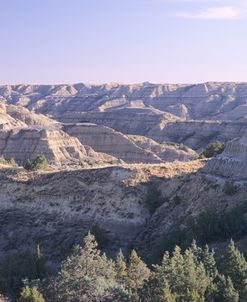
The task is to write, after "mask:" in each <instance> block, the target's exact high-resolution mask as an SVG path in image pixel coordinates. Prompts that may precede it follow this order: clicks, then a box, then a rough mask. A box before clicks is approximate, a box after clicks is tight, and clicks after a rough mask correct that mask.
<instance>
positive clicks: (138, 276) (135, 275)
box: [126, 250, 150, 301]
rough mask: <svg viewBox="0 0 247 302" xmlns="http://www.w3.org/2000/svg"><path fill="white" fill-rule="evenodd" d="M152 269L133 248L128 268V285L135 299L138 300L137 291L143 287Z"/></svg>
mask: <svg viewBox="0 0 247 302" xmlns="http://www.w3.org/2000/svg"><path fill="white" fill-rule="evenodd" d="M149 275H150V270H149V269H148V267H147V265H146V264H145V263H144V262H143V261H142V260H141V258H140V257H139V256H138V255H137V253H136V251H135V250H132V252H131V254H130V259H129V265H128V268H127V278H126V287H127V290H128V292H129V293H130V295H131V298H132V300H133V301H137V300H138V295H137V291H138V290H139V289H140V288H142V286H143V284H144V282H145V281H146V280H147V279H148V278H149Z"/></svg>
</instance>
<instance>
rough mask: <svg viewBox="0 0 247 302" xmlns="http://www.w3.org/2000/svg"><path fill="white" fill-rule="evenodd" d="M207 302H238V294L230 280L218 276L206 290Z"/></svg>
mask: <svg viewBox="0 0 247 302" xmlns="http://www.w3.org/2000/svg"><path fill="white" fill-rule="evenodd" d="M206 298H207V299H206V300H207V301H212V302H238V301H239V294H238V292H237V291H236V290H235V288H234V286H233V284H232V280H231V278H229V277H227V278H225V276H222V275H219V276H218V277H217V279H216V281H215V283H212V284H211V286H210V287H209V288H208V292H207V295H206Z"/></svg>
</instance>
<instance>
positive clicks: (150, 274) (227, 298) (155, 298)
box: [0, 232, 247, 302]
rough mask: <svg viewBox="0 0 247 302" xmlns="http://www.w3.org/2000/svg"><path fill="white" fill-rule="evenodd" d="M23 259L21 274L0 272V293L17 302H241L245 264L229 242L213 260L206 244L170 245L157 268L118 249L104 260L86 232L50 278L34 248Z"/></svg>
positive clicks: (246, 288) (246, 293)
mask: <svg viewBox="0 0 247 302" xmlns="http://www.w3.org/2000/svg"><path fill="white" fill-rule="evenodd" d="M29 257H31V256H30V255H29ZM26 259H28V258H26ZM29 261H30V263H31V265H29V270H30V271H28V272H27V273H25V274H26V275H23V272H22V275H21V274H20V275H18V277H16V276H14V277H13V276H12V277H11V274H15V273H17V271H16V270H13V271H12V272H11V273H10V272H9V275H8V274H7V276H6V267H5V274H4V270H3V271H2V274H1V280H0V285H1V287H2V290H4V289H5V290H6V289H7V288H8V286H9V287H10V288H9V289H11V287H13V288H15V289H16V290H17V291H20V293H17V294H16V297H15V300H16V301H19V302H45V301H46V302H245V301H247V262H246V259H245V257H244V255H243V254H242V253H241V252H240V251H239V250H238V249H237V248H236V246H235V244H234V242H233V241H232V240H231V241H230V242H229V244H228V247H227V249H226V251H225V253H224V255H223V256H222V257H221V258H220V259H217V261H216V259H215V255H214V252H213V251H211V250H210V249H209V248H208V246H205V247H204V248H202V247H200V246H198V245H197V244H196V242H195V241H193V242H192V244H191V245H190V246H189V247H188V248H187V249H186V250H184V251H182V250H181V248H180V247H179V246H176V247H175V248H174V250H173V252H172V253H169V252H165V253H164V255H163V258H162V262H161V263H160V264H158V265H157V264H156V265H152V266H151V267H148V266H147V265H146V263H145V262H144V261H143V260H142V259H141V258H140V257H139V256H138V254H137V252H136V251H135V250H132V251H131V253H130V255H129V257H128V258H127V259H126V257H125V256H124V255H123V253H122V251H121V250H120V251H119V253H118V255H117V257H116V259H114V260H112V259H109V258H108V257H107V256H106V255H105V254H104V253H101V252H100V250H99V248H98V244H97V242H96V240H95V237H94V235H92V234H91V233H90V232H89V233H88V235H87V236H86V237H85V238H84V244H83V246H80V245H76V246H75V247H74V249H73V251H72V253H71V255H70V256H69V257H68V258H67V259H66V260H65V261H64V262H63V263H62V265H61V269H60V271H59V272H58V274H57V275H55V276H50V275H49V274H47V272H46V265H45V262H44V259H43V257H42V255H41V253H40V250H39V249H37V253H36V254H35V256H34V257H31V258H29ZM8 265H9V267H11V265H10V264H7V267H8ZM6 277H8V278H9V279H8V278H7V279H6ZM15 277H16V278H15ZM21 277H22V278H24V277H26V278H24V279H25V280H23V279H22V280H20V278H21ZM17 281H18V282H19V283H18V282H17ZM20 281H21V283H20ZM4 282H5V283H4ZM8 282H9V284H8ZM4 285H5V288H4ZM3 301H4V300H3Z"/></svg>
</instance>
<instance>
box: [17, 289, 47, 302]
mask: <svg viewBox="0 0 247 302" xmlns="http://www.w3.org/2000/svg"><path fill="white" fill-rule="evenodd" d="M19 302H45V300H44V298H43V295H42V294H41V293H40V292H39V291H38V289H37V288H36V287H29V286H25V287H24V288H23V290H22V292H21V297H20V299H19Z"/></svg>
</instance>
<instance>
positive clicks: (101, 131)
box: [63, 123, 162, 163]
mask: <svg viewBox="0 0 247 302" xmlns="http://www.w3.org/2000/svg"><path fill="white" fill-rule="evenodd" d="M63 129H64V131H65V132H66V133H68V134H69V135H70V136H75V137H77V138H78V139H79V141H80V142H81V143H82V144H83V145H89V146H91V147H92V148H93V149H94V150H95V151H98V152H103V153H107V154H110V155H112V156H114V157H116V158H119V159H122V160H123V161H125V162H128V163H161V162H162V160H161V159H160V158H159V157H158V156H156V155H155V153H153V152H152V151H151V150H145V148H141V147H139V146H138V145H136V144H135V142H134V141H133V140H131V139H129V138H128V137H127V136H126V135H124V134H122V133H120V132H117V131H115V130H113V129H111V128H109V127H105V126H99V125H95V124H86V123H85V124H70V125H64V126H63Z"/></svg>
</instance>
